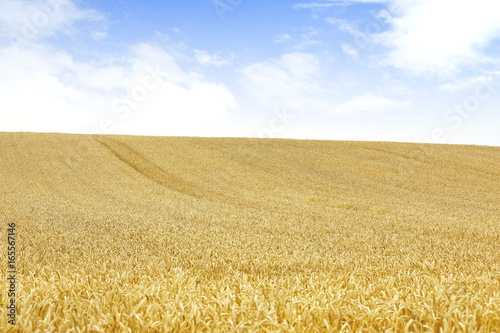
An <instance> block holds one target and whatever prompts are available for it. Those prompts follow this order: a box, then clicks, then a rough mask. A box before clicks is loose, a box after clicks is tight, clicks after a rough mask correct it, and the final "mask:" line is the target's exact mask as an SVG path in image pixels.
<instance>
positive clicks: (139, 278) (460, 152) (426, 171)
mask: <svg viewBox="0 0 500 333" xmlns="http://www.w3.org/2000/svg"><path fill="white" fill-rule="evenodd" d="M0 145H1V146H0V180H1V182H0V194H1V196H0V212H1V213H0V223H1V226H2V228H1V230H2V235H4V236H2V237H3V238H4V239H6V234H7V223H11V222H15V223H16V225H17V234H18V236H17V237H18V240H17V241H18V246H17V248H18V250H17V251H18V253H17V256H18V258H19V261H18V262H17V267H18V281H19V284H18V298H17V306H18V317H17V322H16V325H15V326H12V325H10V324H8V323H7V320H8V319H7V316H6V314H7V312H6V306H5V305H6V304H7V301H8V297H7V293H6V287H2V288H1V292H0V293H1V294H0V304H1V310H0V329H1V330H3V331H12V332H66V331H72V332H195V331H196V332H198V331H199V332H351V331H355V332H380V331H386V332H406V331H408V332H500V190H499V189H500V148H495V147H480V146H451V145H425V144H405V143H384V142H377V143H369V142H331V141H304V140H263V139H229V138H228V139H219V138H217V139H216V138H176V137H171V138H160V137H134V136H84V135H64V134H33V133H0ZM6 246H7V244H6V241H4V242H2V243H1V246H0V253H6V252H7V249H6ZM0 260H4V261H5V262H7V258H6V256H5V257H4V259H1V258H0ZM4 267H5V266H4ZM5 271H6V270H5V269H4V270H2V273H1V275H0V278H2V280H3V281H5V279H6V273H5Z"/></svg>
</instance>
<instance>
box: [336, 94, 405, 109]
mask: <svg viewBox="0 0 500 333" xmlns="http://www.w3.org/2000/svg"><path fill="white" fill-rule="evenodd" d="M407 105H409V103H408V102H399V101H395V100H392V99H390V98H387V97H383V96H377V95H375V94H373V93H365V94H363V95H360V96H356V97H354V98H352V99H350V100H348V101H346V102H344V103H342V104H339V105H337V106H335V107H334V108H332V110H330V111H329V112H328V113H330V114H332V113H358V112H379V111H387V110H390V109H396V108H401V107H404V106H407Z"/></svg>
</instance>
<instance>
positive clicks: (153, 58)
mask: <svg viewBox="0 0 500 333" xmlns="http://www.w3.org/2000/svg"><path fill="white" fill-rule="evenodd" d="M499 39H500V4H499V3H498V2H496V1H492V0H476V1H460V2H457V1H452V0H420V1H418V0H407V1H403V0H343V1H337V0H314V1H307V0H304V1H258V0H193V1H189V2H188V1H172V0H165V1H102V0H101V1H97V0H92V1H84V0H82V1H76V0H31V1H12V0H0V100H1V101H2V108H1V109H0V110H1V111H0V116H1V118H0V120H1V121H0V131H36V132H65V133H107V134H138V135H163V136H230V137H277V138H299V139H332V140H377V141H408V142H433V143H461V144H482V145H496V146H500V134H499V133H500V131H499V125H500V84H499V83H500V42H499Z"/></svg>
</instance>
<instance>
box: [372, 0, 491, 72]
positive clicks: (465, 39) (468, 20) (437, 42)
mask: <svg viewBox="0 0 500 333" xmlns="http://www.w3.org/2000/svg"><path fill="white" fill-rule="evenodd" d="M390 7H391V8H392V11H393V12H394V13H395V17H393V18H392V19H390V20H389V23H390V24H391V30H390V31H387V32H384V33H382V34H380V36H379V38H378V41H379V42H380V43H382V44H384V45H386V46H388V47H389V48H390V49H391V51H390V52H389V54H388V56H387V58H386V60H385V64H389V65H392V66H394V67H397V68H401V69H405V70H408V71H410V72H413V73H415V74H425V73H435V74H439V75H449V74H452V73H455V72H458V71H459V70H460V69H461V68H462V67H464V66H474V65H478V64H482V63H487V62H490V61H491V60H492V59H491V58H489V57H488V56H487V55H485V53H484V52H483V51H484V49H485V48H486V47H487V46H488V45H489V44H490V43H491V42H492V41H493V40H494V39H495V38H498V37H499V33H500V3H499V2H497V1H492V0H477V1H454V0H424V1H403V0H393V1H392V4H391V6H390Z"/></svg>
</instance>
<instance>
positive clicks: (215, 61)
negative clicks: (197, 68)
mask: <svg viewBox="0 0 500 333" xmlns="http://www.w3.org/2000/svg"><path fill="white" fill-rule="evenodd" d="M193 52H194V58H195V59H196V61H197V62H198V63H199V64H200V65H202V66H215V67H221V66H224V65H228V64H230V63H231V61H232V59H223V58H221V57H220V56H219V55H217V54H209V53H208V52H206V51H203V50H194V51H193ZM231 58H233V56H232V57H231Z"/></svg>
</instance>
